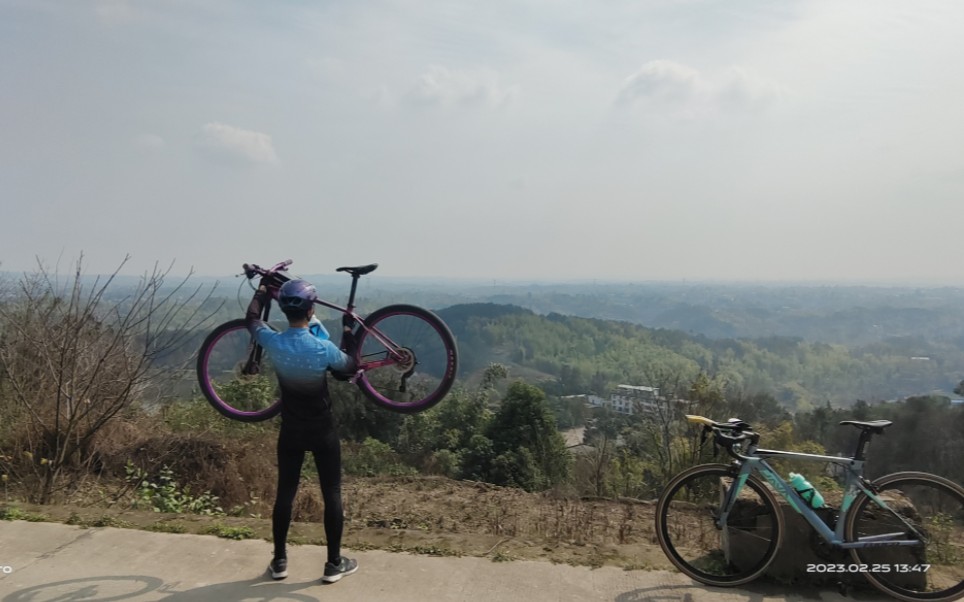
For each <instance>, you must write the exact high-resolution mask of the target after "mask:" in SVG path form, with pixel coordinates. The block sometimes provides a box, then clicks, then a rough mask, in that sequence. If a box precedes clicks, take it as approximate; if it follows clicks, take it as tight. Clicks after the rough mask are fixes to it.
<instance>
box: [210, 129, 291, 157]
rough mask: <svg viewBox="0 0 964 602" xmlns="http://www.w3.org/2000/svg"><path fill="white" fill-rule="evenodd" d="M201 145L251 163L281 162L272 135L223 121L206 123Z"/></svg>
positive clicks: (220, 153)
mask: <svg viewBox="0 0 964 602" xmlns="http://www.w3.org/2000/svg"><path fill="white" fill-rule="evenodd" d="M198 143H199V145H200V146H201V147H202V148H204V149H206V150H208V151H211V152H214V153H216V154H219V155H221V156H224V157H229V158H232V159H240V160H243V161H248V162H251V163H262V164H267V165H274V164H277V163H280V160H279V159H278V155H277V153H275V150H274V145H273V144H272V143H271V136H269V135H268V134H263V133H261V132H253V131H251V130H244V129H241V128H239V127H235V126H233V125H225V124H223V123H217V122H214V123H206V124H204V126H203V127H202V128H201V134H200V138H199V142H198Z"/></svg>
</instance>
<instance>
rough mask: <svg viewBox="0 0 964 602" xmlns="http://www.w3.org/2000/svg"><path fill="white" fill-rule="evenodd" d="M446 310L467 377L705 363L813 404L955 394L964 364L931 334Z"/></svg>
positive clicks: (600, 384)
mask: <svg viewBox="0 0 964 602" xmlns="http://www.w3.org/2000/svg"><path fill="white" fill-rule="evenodd" d="M437 313H438V314H439V315H440V316H441V317H442V318H443V319H444V320H445V321H446V322H447V323H448V324H449V326H450V327H451V329H452V331H453V333H454V334H455V336H456V338H457V339H458V342H459V350H460V354H461V361H462V365H461V369H462V375H463V377H464V378H470V377H471V375H472V374H474V373H476V372H477V371H479V370H481V369H483V368H484V367H485V366H487V365H488V364H489V363H490V362H493V361H499V362H503V363H507V364H509V365H511V366H514V367H515V368H516V369H517V370H525V371H530V372H531V371H535V373H536V374H539V375H543V376H542V380H543V385H544V386H546V387H547V388H548V389H549V390H550V391H551V392H553V393H556V394H560V395H564V394H576V393H586V392H597V393H604V392H606V391H608V389H609V388H610V387H611V386H612V385H614V384H617V382H624V383H632V384H650V385H659V384H661V382H663V381H666V380H667V379H673V378H675V377H676V376H681V377H683V379H684V380H686V379H690V378H692V377H693V376H695V375H696V374H697V373H698V372H700V371H703V372H706V373H708V374H710V375H715V376H718V377H720V378H722V379H724V380H725V381H726V382H727V383H728V386H729V387H730V388H731V389H732V390H734V391H737V392H745V393H760V392H763V393H770V394H772V395H774V396H775V397H776V398H777V399H778V400H779V401H781V402H782V403H784V404H785V405H787V406H788V407H790V408H792V409H809V408H810V407H813V406H815V405H823V404H824V403H825V402H826V401H830V402H831V404H832V405H850V404H852V403H853V402H854V401H856V400H857V399H866V400H886V399H895V398H900V397H905V396H909V395H916V394H922V393H930V392H944V393H950V391H951V390H953V388H954V386H955V385H956V384H957V383H958V382H959V381H960V376H961V368H960V367H961V366H964V350H962V348H961V347H960V346H959V345H956V344H954V343H952V342H948V341H935V340H925V339H924V338H923V337H899V338H897V337H895V338H890V339H887V340H885V341H879V342H873V343H867V344H862V345H855V346H846V345H842V344H829V343H823V342H808V341H806V340H804V339H802V338H797V337H783V336H770V337H766V338H757V339H713V338H710V337H707V336H702V335H693V334H687V333H684V332H680V331H674V330H668V329H653V328H647V327H644V326H640V325H637V324H632V323H629V322H624V321H613V320H601V319H592V318H579V317H574V316H564V315H561V314H555V313H553V314H548V315H545V316H543V315H539V314H537V313H535V312H533V311H531V310H528V309H524V308H521V307H518V306H509V305H499V304H490V303H475V304H463V305H455V306H451V307H447V308H444V309H441V310H438V312H437Z"/></svg>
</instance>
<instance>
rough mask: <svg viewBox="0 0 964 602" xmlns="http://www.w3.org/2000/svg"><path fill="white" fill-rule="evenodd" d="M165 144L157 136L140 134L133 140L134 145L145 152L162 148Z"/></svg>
mask: <svg viewBox="0 0 964 602" xmlns="http://www.w3.org/2000/svg"><path fill="white" fill-rule="evenodd" d="M165 144H166V143H165V142H164V139H163V138H161V137H160V136H158V135H157V134H141V135H140V136H138V137H137V138H135V139H134V145H135V146H137V147H138V148H143V149H147V150H152V149H157V148H163V147H164V145H165Z"/></svg>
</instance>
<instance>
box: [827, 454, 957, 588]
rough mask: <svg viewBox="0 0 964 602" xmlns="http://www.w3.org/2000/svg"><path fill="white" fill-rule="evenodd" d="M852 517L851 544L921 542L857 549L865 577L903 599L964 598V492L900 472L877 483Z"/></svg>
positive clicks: (849, 522)
mask: <svg viewBox="0 0 964 602" xmlns="http://www.w3.org/2000/svg"><path fill="white" fill-rule="evenodd" d="M874 486H875V487H876V488H877V493H876V494H875V496H868V495H867V494H865V493H861V494H859V495H858V496H857V499H856V500H855V501H854V503H853V506H852V507H851V509H850V512H849V513H848V515H847V524H846V532H845V535H846V539H847V541H848V542H859V541H861V540H863V541H872V540H874V539H876V540H877V542H876V543H879V542H880V541H881V540H883V541H919V542H920V544H919V545H913V546H896V545H890V546H886V545H885V546H881V545H878V546H875V547H867V548H852V549H851V551H850V553H851V556H852V557H853V559H854V561H855V562H856V563H858V564H859V565H860V566H861V568H862V569H863V568H866V572H865V573H864V576H866V577H867V580H868V581H870V582H871V583H872V584H873V585H874V586H875V587H876V588H878V589H879V590H881V591H883V592H885V593H887V594H890V595H891V596H894V597H895V598H898V599H900V600H907V601H912V600H932V601H945V600H958V599H960V598H961V597H964V489H962V488H961V486H960V485H957V484H956V483H954V482H952V481H949V480H947V479H945V478H943V477H938V476H936V475H932V474H928V473H924V472H899V473H895V474H892V475H887V476H885V477H881V478H880V479H877V480H876V481H874Z"/></svg>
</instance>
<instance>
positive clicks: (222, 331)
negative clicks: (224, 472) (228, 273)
mask: <svg viewBox="0 0 964 602" xmlns="http://www.w3.org/2000/svg"><path fill="white" fill-rule="evenodd" d="M258 349H261V348H260V346H259V345H257V343H255V342H254V340H253V339H252V337H251V335H250V334H249V333H248V329H247V326H246V323H245V320H244V319H243V318H240V319H237V320H231V321H230V322H225V323H224V324H221V325H220V326H218V327H217V328H215V329H214V330H213V331H211V333H210V334H209V335H208V336H207V337H206V338H205V339H204V342H203V343H202V344H201V349H200V351H199V352H198V358H197V377H198V383H199V384H200V386H201V393H202V394H203V395H204V398H205V399H207V400H208V403H210V404H211V406H212V407H214V409H215V410H217V411H218V412H219V413H221V414H222V415H223V416H225V417H227V418H230V419H232V420H237V421H240V422H260V421H262V420H268V419H269V418H273V417H274V416H277V415H278V412H280V411H281V396H280V394H279V393H278V391H277V388H276V387H277V378H276V377H275V376H274V375H273V374H270V373H261V374H258V375H254V376H246V375H243V374H241V371H240V369H239V368H240V366H241V365H242V364H243V363H244V362H246V360H247V357H248V355H249V354H251V353H255V352H257V350H258ZM262 352H263V349H262ZM264 365H265V363H264V362H262V366H264ZM222 379H223V380H222ZM258 387H260V390H259V389H258ZM266 387H269V388H271V390H272V391H273V394H271V395H270V396H269V395H268V394H267V392H266V391H267V390H266Z"/></svg>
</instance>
